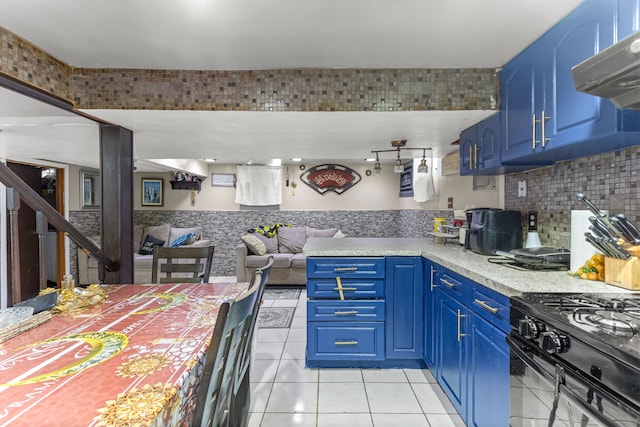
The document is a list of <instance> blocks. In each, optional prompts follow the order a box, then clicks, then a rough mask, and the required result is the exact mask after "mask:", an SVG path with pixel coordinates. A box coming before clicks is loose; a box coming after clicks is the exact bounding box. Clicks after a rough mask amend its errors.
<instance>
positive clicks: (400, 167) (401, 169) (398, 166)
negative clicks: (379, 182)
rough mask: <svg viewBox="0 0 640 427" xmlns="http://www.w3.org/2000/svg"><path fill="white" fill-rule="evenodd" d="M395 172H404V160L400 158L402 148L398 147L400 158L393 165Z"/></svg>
mask: <svg viewBox="0 0 640 427" xmlns="http://www.w3.org/2000/svg"><path fill="white" fill-rule="evenodd" d="M393 172H394V173H402V172H404V166H403V165H402V160H400V148H398V158H397V160H396V165H395V166H394V167H393Z"/></svg>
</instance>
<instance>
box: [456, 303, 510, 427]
mask: <svg viewBox="0 0 640 427" xmlns="http://www.w3.org/2000/svg"><path fill="white" fill-rule="evenodd" d="M469 313H470V322H469V334H468V337H466V338H467V339H468V342H469V351H468V354H469V359H468V368H467V369H468V372H469V375H468V376H467V380H468V391H467V396H468V404H467V411H468V412H467V417H468V420H467V425H469V426H477V427H507V426H508V425H509V348H508V347H507V342H506V333H505V332H504V331H502V330H501V329H499V328H498V327H496V326H493V325H492V324H491V323H489V322H488V321H487V320H485V319H484V318H483V317H481V316H479V315H477V314H475V313H474V312H472V311H471V312H469Z"/></svg>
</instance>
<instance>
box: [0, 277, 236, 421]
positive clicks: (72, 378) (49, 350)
mask: <svg viewBox="0 0 640 427" xmlns="http://www.w3.org/2000/svg"><path fill="white" fill-rule="evenodd" d="M102 286H105V290H106V292H105V295H106V298H105V299H104V301H102V302H101V303H99V304H97V305H94V306H90V307H87V308H85V309H79V310H72V311H68V312H62V313H60V314H55V315H54V316H53V317H52V319H51V320H50V321H49V322H47V323H44V324H41V325H39V326H37V327H36V328H34V329H31V330H28V331H26V332H23V333H21V334H20V335H18V336H15V337H13V338H11V339H9V340H7V341H5V342H3V343H1V344H0V426H11V427H17V426H29V427H32V426H64V427H84V426H96V427H103V426H104V427H107V426H158V427H160V426H162V427H165V426H187V425H189V423H190V421H191V419H192V416H193V410H194V407H195V402H196V393H197V390H198V386H199V383H200V379H201V378H202V373H203V367H204V360H205V355H206V351H207V348H208V346H209V343H210V340H211V335H212V332H213V329H214V327H215V323H216V318H217V315H218V312H219V309H220V306H221V304H222V303H223V302H224V301H227V300H229V299H235V298H237V297H238V296H240V295H241V294H242V293H243V292H246V291H247V289H248V283H236V282H227V283H204V284H149V285H102Z"/></svg>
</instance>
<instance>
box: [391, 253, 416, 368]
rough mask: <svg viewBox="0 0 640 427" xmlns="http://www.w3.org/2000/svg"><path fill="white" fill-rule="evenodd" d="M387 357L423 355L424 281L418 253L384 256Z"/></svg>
mask: <svg viewBox="0 0 640 427" xmlns="http://www.w3.org/2000/svg"><path fill="white" fill-rule="evenodd" d="M385 277H386V286H385V300H386V303H387V322H386V329H387V330H386V337H387V346H386V347H387V348H386V355H387V358H396V359H420V360H422V359H423V348H422V345H423V341H422V340H423V331H422V328H423V314H422V313H423V298H422V291H423V283H422V262H421V258H420V257H387V271H386V273H385Z"/></svg>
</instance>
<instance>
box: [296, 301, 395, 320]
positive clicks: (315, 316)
mask: <svg viewBox="0 0 640 427" xmlns="http://www.w3.org/2000/svg"><path fill="white" fill-rule="evenodd" d="M384 305H385V302H384V301H382V300H377V301H376V300H371V301H367V300H364V301H356V300H345V301H336V300H314V301H308V302H307V320H308V321H310V322H314V321H341V322H342V321H347V322H348V321H353V320H358V321H368V322H373V321H383V320H384V319H385V310H384Z"/></svg>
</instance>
